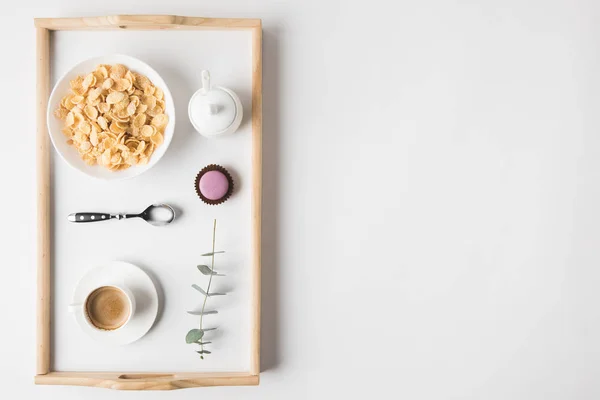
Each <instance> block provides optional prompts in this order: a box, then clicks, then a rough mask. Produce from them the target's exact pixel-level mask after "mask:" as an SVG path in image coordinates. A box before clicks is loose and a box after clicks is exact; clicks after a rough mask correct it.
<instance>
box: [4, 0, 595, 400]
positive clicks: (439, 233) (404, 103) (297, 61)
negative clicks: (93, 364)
mask: <svg viewBox="0 0 600 400" xmlns="http://www.w3.org/2000/svg"><path fill="white" fill-rule="evenodd" d="M392 4H394V6H393V8H392ZM1 13H2V17H1V20H0V22H1V24H0V26H1V28H0V30H1V31H0V33H1V34H2V36H1V37H2V47H3V56H2V62H1V63H0V76H1V77H2V78H1V81H0V83H1V85H2V86H1V88H2V92H3V93H4V94H3V95H2V96H0V106H1V108H2V110H4V111H3V116H4V117H3V118H2V119H1V120H2V121H3V122H2V123H3V129H2V132H1V133H0V134H1V135H2V136H1V137H2V139H3V142H2V145H1V146H0V154H1V157H0V171H2V172H1V178H2V179H1V180H0V182H1V183H2V185H3V186H2V187H3V190H2V205H3V206H4V209H5V215H4V220H3V222H2V230H1V232H2V242H1V243H2V247H1V248H2V256H3V257H2V261H3V263H2V264H3V266H2V271H3V274H2V280H1V282H2V289H1V290H0V304H1V305H2V312H3V314H2V323H1V325H0V327H1V329H0V339H1V340H0V383H1V385H0V387H1V388H2V389H0V390H1V391H2V392H1V394H0V397H1V398H25V396H27V397H28V398H30V397H33V396H35V397H37V398H52V399H54V398H56V399H80V398H84V397H85V398H86V399H96V398H97V399H100V398H108V397H109V396H110V397H111V398H113V399H125V398H127V399H142V398H143V399H162V398H165V399H166V398H177V399H192V398H194V399H197V398H203V399H240V398H243V399H261V400H262V399H281V398H285V399H292V400H295V399H308V398H310V399H320V398H331V397H336V398H364V397H367V396H368V397H371V398H406V399H519V400H521V399H523V400H531V399H544V400H549V399H597V398H599V397H600V383H599V381H598V376H599V375H600V340H599V339H598V338H599V337H600V311H599V309H598V307H599V300H600V293H599V292H598V289H597V287H598V285H599V284H600V269H599V268H598V261H600V252H599V250H598V246H597V243H598V241H599V240H600V212H598V204H600V184H599V183H598V182H600V161H598V160H599V155H600V136H599V134H598V131H599V128H600V120H599V119H598V118H597V110H598V107H599V106H600V95H599V93H600V91H599V89H600V78H599V71H600V52H599V51H598V38H599V37H600V27H599V25H598V23H597V21H598V19H599V17H600V4H598V3H597V2H595V1H592V0H588V1H585V0H581V1H574V0H544V1H542V0H531V1H521V0H496V1H484V0H482V1H458V0H455V1H442V0H438V1H435V0H423V1H399V2H386V1H377V0H373V1H368V2H364V1H363V2H350V1H324V0H321V1H312V0H305V1H295V2H288V1H286V2H283V1H268V2H262V1H261V2H259V1H254V2H246V1H241V0H238V1H211V2H197V1H183V0H170V1H168V2H158V1H152V2H150V1H148V2H143V3H139V4H138V5H136V4H134V2H133V1H131V0H129V1H128V0H105V1H102V2H93V3H92V2H84V1H65V0H59V1H44V0H21V1H18V2H12V3H11V2H9V3H6V4H4V5H3V9H2V12H1ZM109 13H171V14H188V15H206V16H223V17H224V16H237V17H260V18H262V19H263V21H264V116H265V121H264V122H265V124H264V125H265V132H264V140H265V143H264V154H265V160H264V161H265V162H264V180H265V185H264V217H263V218H264V219H263V224H264V231H263V236H264V248H263V256H264V257H263V258H264V265H263V269H264V276H263V290H264V292H263V316H264V319H263V327H262V331H263V353H262V357H263V370H264V372H263V374H262V375H261V385H260V386H259V387H251V388H243V387H239V388H210V389H193V390H184V391H177V392H174V393H125V392H116V393H115V392H109V391H107V390H104V389H89V388H77V387H62V388H60V387H36V386H34V385H33V384H32V377H33V375H34V373H35V355H34V349H35V312H34V308H35V307H34V305H35V297H34V294H35V279H34V276H35V274H34V271H35V269H34V259H35V258H34V237H35V234H34V231H35V221H34V209H35V208H34V200H35V197H34V191H35V179H34V154H35V153H34V136H35V135H34V132H35V126H34V121H35V118H34V108H35V102H34V96H35V83H34V78H35V70H34V66H35V46H34V38H35V36H34V30H33V24H32V18H33V17H34V16H79V15H82V14H88V15H100V14H109ZM157 351H160V349H157Z"/></svg>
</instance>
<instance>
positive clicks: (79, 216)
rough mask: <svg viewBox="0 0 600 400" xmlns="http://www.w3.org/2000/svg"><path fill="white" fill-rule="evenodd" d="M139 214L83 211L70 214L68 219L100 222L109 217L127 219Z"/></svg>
mask: <svg viewBox="0 0 600 400" xmlns="http://www.w3.org/2000/svg"><path fill="white" fill-rule="evenodd" d="M137 216H138V215H137V214H104V213H91V212H82V213H74V214H69V216H68V217H67V219H68V220H69V221H71V222H98V221H106V220H109V219H126V218H133V217H137Z"/></svg>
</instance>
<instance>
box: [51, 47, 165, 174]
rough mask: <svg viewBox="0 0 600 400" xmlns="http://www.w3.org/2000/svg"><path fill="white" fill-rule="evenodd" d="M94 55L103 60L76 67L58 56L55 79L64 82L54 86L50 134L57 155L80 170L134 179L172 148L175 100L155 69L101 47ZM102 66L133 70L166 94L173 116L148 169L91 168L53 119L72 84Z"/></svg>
mask: <svg viewBox="0 0 600 400" xmlns="http://www.w3.org/2000/svg"><path fill="white" fill-rule="evenodd" d="M94 36H96V35H94ZM59 37H60V36H59ZM60 46H61V45H60V42H59V43H57V47H53V49H56V50H58V51H60V50H61V47H60ZM111 48H112V46H111ZM70 51H72V49H71V48H68V49H65V52H66V53H69V52H70ZM94 51H96V54H97V55H98V54H99V56H97V57H92V58H88V59H85V60H80V62H79V63H77V64H76V65H72V64H66V65H65V64H61V61H63V60H62V59H61V55H60V54H58V57H57V61H58V63H57V64H55V65H54V67H55V70H54V76H55V78H56V77H57V76H60V78H58V79H56V84H54V85H53V86H52V87H53V89H52V93H51V94H50V99H49V100H48V112H47V117H46V118H47V121H48V132H49V133H50V138H51V139H52V144H53V145H54V148H55V149H56V151H57V153H58V154H59V155H60V156H61V157H62V158H63V159H64V160H65V161H66V162H67V163H68V164H69V165H71V166H72V167H73V168H75V169H76V170H78V171H81V172H83V173H84V174H87V175H90V176H93V177H95V178H100V179H106V180H116V179H126V178H132V177H134V176H137V175H140V174H141V173H143V172H145V171H147V170H149V169H150V168H152V167H153V166H154V165H156V164H157V163H158V161H159V160H160V159H161V158H162V156H163V155H164V154H165V152H166V151H167V149H168V148H169V145H170V144H171V140H172V139H173V131H174V129H175V107H174V105H173V97H172V96H171V91H170V90H169V87H168V86H167V84H166V83H165V82H164V80H163V79H162V77H161V76H160V74H158V73H157V72H156V71H155V70H154V69H153V68H152V67H151V66H149V65H148V64H146V63H145V62H143V61H142V60H139V59H137V58H134V57H130V56H128V55H124V54H102V53H101V52H102V51H103V49H102V46H99V45H97V44H96V45H95V46H94ZM109 51H110V50H109ZM73 57H77V55H76V54H72V53H71V54H68V56H66V57H65V58H66V59H67V60H68V61H71V60H72V59H73ZM100 64H109V65H114V64H123V65H125V66H126V67H127V68H129V69H130V70H132V71H134V72H138V73H140V74H142V75H144V76H146V77H147V78H148V79H150V81H151V82H152V83H153V84H154V85H155V86H157V87H159V88H161V89H162V90H163V92H164V100H165V114H166V115H167V116H169V123H168V124H167V126H166V127H165V131H164V141H163V143H162V144H161V145H160V146H159V147H158V148H157V149H156V150H155V151H154V153H152V157H151V158H150V162H148V164H146V165H140V166H134V167H130V168H127V169H126V170H121V171H109V170H108V169H106V168H105V167H103V166H100V165H94V166H89V165H87V164H86V163H85V162H84V161H83V160H82V159H81V156H80V155H79V153H78V152H77V149H76V148H75V147H73V146H69V145H68V144H67V140H66V139H67V138H66V137H65V135H64V134H63V133H62V129H63V127H64V121H62V120H59V119H58V118H56V117H55V116H54V115H53V113H54V110H56V109H57V108H58V107H59V105H60V102H61V100H62V99H63V97H65V96H66V95H67V94H69V93H71V90H70V81H71V80H73V79H76V78H77V76H85V75H87V74H89V73H90V72H92V71H94V70H95V69H96V67H98V65H100ZM59 71H62V73H61V75H58V73H59Z"/></svg>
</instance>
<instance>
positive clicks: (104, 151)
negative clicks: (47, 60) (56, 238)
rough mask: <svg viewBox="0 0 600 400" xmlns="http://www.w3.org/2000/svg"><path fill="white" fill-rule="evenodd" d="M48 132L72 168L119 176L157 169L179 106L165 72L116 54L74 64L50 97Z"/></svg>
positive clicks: (112, 177) (105, 176)
mask: <svg viewBox="0 0 600 400" xmlns="http://www.w3.org/2000/svg"><path fill="white" fill-rule="evenodd" d="M47 121H48V132H49V134H50V138H51V140H52V144H53V145H54V148H55V149H56V151H57V152H58V154H59V155H60V156H61V157H62V158H63V159H64V160H65V161H66V162H67V164H69V165H70V166H71V167H73V168H75V169H77V170H79V171H81V172H83V173H85V174H87V175H89V176H92V177H95V178H100V179H105V180H120V179H126V178H131V177H134V176H137V175H139V174H141V173H143V172H145V171H147V170H149V169H150V168H152V167H153V166H154V165H155V164H156V163H157V162H158V161H159V160H160V159H161V157H162V156H163V155H164V153H165V151H166V150H167V148H168V147H169V144H170V143H171V139H172V137H173V132H174V129H175V106H174V103H173V98H172V96H171V92H169V89H168V88H167V85H166V83H165V82H164V80H163V79H162V78H161V77H160V75H159V74H158V73H157V72H156V71H155V70H154V69H152V68H151V67H150V66H149V65H148V64H146V63H144V62H143V61H141V60H138V59H137V58H134V57H130V56H126V55H121V54H115V55H109V56H102V57H95V58H91V59H88V60H85V61H83V62H81V63H79V64H77V65H76V66H74V67H73V68H72V69H71V70H70V71H69V72H67V73H66V74H65V75H63V76H62V78H60V79H59V81H58V82H57V83H56V85H55V86H54V89H53V90H52V93H51V95H50V99H49V101H48V111H47Z"/></svg>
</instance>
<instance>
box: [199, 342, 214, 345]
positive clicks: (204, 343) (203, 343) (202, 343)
mask: <svg viewBox="0 0 600 400" xmlns="http://www.w3.org/2000/svg"><path fill="white" fill-rule="evenodd" d="M196 343H197V344H199V345H202V346H204V345H206V344H211V343H212V342H196Z"/></svg>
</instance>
